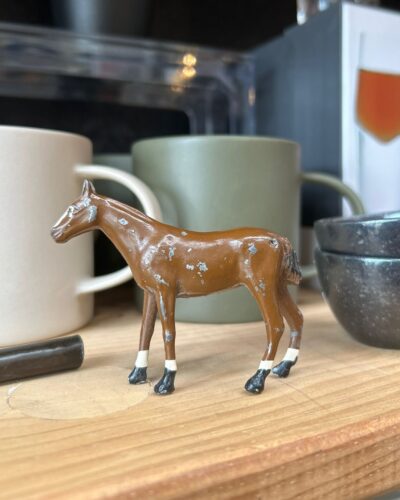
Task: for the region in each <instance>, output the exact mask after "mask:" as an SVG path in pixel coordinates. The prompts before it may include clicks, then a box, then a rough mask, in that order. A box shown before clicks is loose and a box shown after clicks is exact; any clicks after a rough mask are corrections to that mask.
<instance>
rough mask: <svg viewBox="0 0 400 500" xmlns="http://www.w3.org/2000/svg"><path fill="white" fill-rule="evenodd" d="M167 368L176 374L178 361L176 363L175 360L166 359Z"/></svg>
mask: <svg viewBox="0 0 400 500" xmlns="http://www.w3.org/2000/svg"><path fill="white" fill-rule="evenodd" d="M165 368H166V369H167V370H171V371H173V372H176V370H177V367H176V361H175V359H166V360H165Z"/></svg>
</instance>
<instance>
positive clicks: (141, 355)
mask: <svg viewBox="0 0 400 500" xmlns="http://www.w3.org/2000/svg"><path fill="white" fill-rule="evenodd" d="M148 359H149V351H138V353H137V356H136V363H135V366H137V367H138V368H147V362H148Z"/></svg>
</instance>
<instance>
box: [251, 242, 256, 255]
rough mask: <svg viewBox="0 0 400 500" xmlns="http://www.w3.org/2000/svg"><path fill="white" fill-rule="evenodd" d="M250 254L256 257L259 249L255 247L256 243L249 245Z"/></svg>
mask: <svg viewBox="0 0 400 500" xmlns="http://www.w3.org/2000/svg"><path fill="white" fill-rule="evenodd" d="M249 252H250V253H251V254H252V255H255V254H256V253H257V247H256V246H255V244H254V243H252V244H251V245H249Z"/></svg>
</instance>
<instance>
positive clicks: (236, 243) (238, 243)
mask: <svg viewBox="0 0 400 500" xmlns="http://www.w3.org/2000/svg"><path fill="white" fill-rule="evenodd" d="M229 245H230V246H231V247H232V248H240V247H241V246H242V245H243V242H242V241H239V240H232V241H230V242H229Z"/></svg>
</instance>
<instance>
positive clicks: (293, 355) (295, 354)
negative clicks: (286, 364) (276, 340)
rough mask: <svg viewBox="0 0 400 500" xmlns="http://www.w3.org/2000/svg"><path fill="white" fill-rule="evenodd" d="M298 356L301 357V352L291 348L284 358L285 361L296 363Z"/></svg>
mask: <svg viewBox="0 0 400 500" xmlns="http://www.w3.org/2000/svg"><path fill="white" fill-rule="evenodd" d="M298 356H299V350H298V349H293V348H292V347H289V348H288V350H287V351H286V354H285V356H284V357H283V361H296V359H297V358H298Z"/></svg>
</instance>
